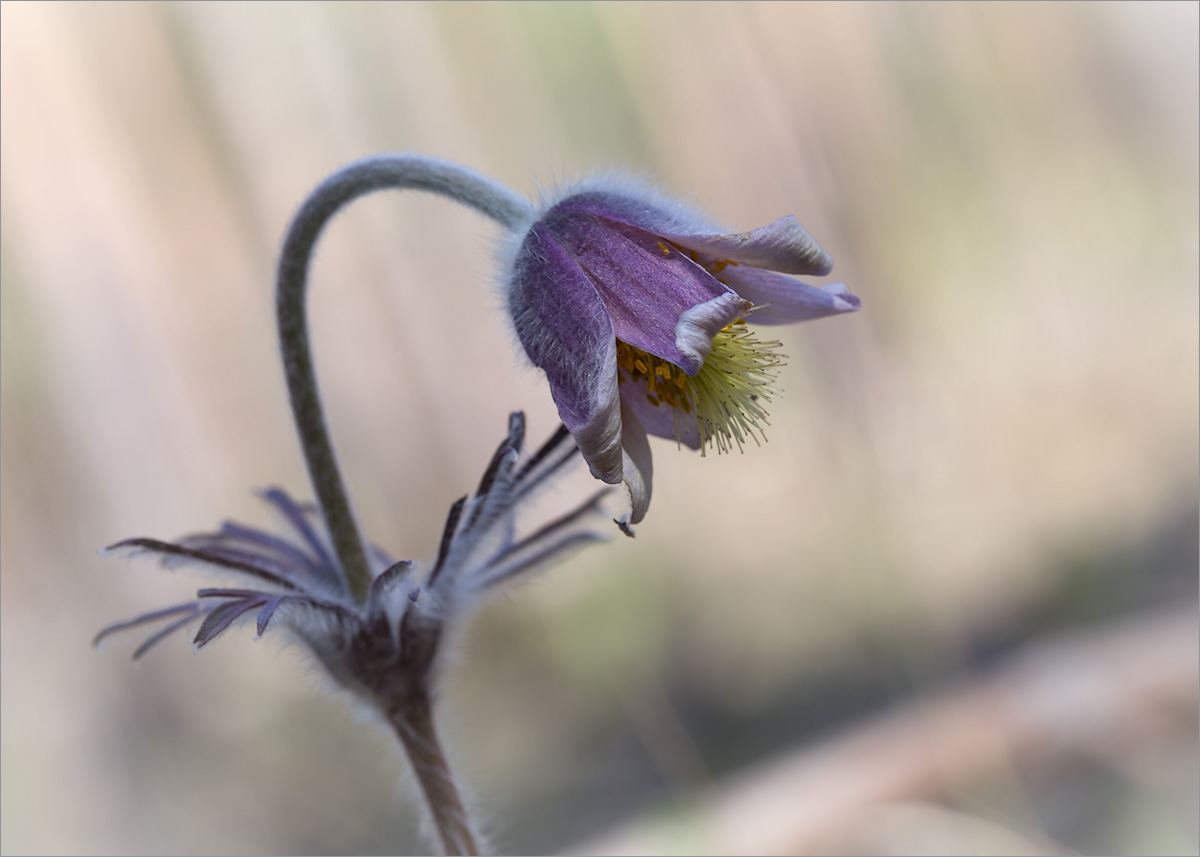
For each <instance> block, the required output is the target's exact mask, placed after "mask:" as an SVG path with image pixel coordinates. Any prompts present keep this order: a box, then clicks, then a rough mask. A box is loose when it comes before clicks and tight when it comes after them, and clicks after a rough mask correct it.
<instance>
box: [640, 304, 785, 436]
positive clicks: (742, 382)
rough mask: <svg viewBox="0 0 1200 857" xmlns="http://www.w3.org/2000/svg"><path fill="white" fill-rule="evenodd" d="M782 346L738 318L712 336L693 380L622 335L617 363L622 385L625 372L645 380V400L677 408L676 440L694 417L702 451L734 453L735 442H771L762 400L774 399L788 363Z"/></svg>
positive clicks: (653, 403)
mask: <svg viewBox="0 0 1200 857" xmlns="http://www.w3.org/2000/svg"><path fill="white" fill-rule="evenodd" d="M780 346H781V343H779V342H777V341H775V340H772V341H769V342H763V341H761V340H759V338H758V337H757V336H755V334H754V333H752V332H751V331H750V330H748V329H747V328H746V322H745V320H744V319H738V320H737V321H734V322H731V323H730V324H728V325H726V326H725V327H723V328H722V329H721V330H720V331H719V332H718V333H717V335H716V336H714V337H713V344H712V350H710V351H709V352H708V357H707V358H705V360H704V365H703V366H701V367H700V371H699V372H697V373H696V376H695V377H694V378H693V377H692V376H691V375H689V374H687V373H686V372H684V371H683V370H682V369H681V368H679V367H678V366H676V365H675V364H674V363H672V362H670V361H669V360H664V359H663V358H661V357H656V356H654V355H653V354H648V353H646V352H645V351H642V350H641V349H640V348H637V347H636V346H633V345H630V344H629V343H628V342H623V341H622V340H620V339H618V340H617V367H618V368H619V369H621V370H623V374H619V375H618V377H619V379H620V382H621V383H624V382H625V380H626V376H628V379H629V380H631V381H643V382H645V384H646V400H647V401H648V402H650V404H652V405H654V406H655V407H660V406H662V405H667V406H668V407H670V408H671V409H672V410H673V411H674V427H673V432H674V434H675V437H676V439H679V438H682V436H683V430H684V428H686V427H688V425H687V421H688V420H695V425H696V429H697V430H698V431H699V434H700V454H701V455H704V454H705V451H706V450H707V448H708V447H709V446H716V448H717V452H732V451H733V448H734V446H736V447H737V448H738V450H739V451H741V449H742V445H743V443H744V442H745V441H746V440H747V439H749V440H753V441H754V442H755V443H756V444H757V443H759V442H760V439H761V441H765V440H766V436H765V435H764V434H763V426H765V425H768V421H767V411H766V409H765V408H764V407H763V402H765V401H766V402H769V401H770V400H771V396H770V393H771V385H772V384H773V383H774V382H775V379H776V373H777V370H778V367H780V366H782V365H783V363H782V362H781V360H780V358H781V357H782V355H780V354H778V353H777V352H776V351H775V349H777V348H779V347H780Z"/></svg>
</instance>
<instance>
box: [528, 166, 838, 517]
mask: <svg viewBox="0 0 1200 857" xmlns="http://www.w3.org/2000/svg"><path fill="white" fill-rule="evenodd" d="M832 267H833V262H832V260H831V259H830V257H829V254H827V253H826V252H825V251H824V250H822V249H821V247H820V245H819V244H817V242H816V240H814V239H813V237H812V236H811V235H809V234H808V232H806V231H805V230H804V227H802V226H801V225H800V223H799V221H797V220H796V218H795V217H790V216H789V217H783V218H780V219H779V220H776V221H775V222H774V223H771V224H769V225H768V226H764V227H762V228H760V229H755V230H753V231H750V232H743V233H723V232H720V231H719V230H717V229H714V228H712V227H711V226H710V225H709V224H708V223H706V222H705V221H704V220H703V219H702V218H701V217H700V216H699V215H697V214H696V213H695V212H693V211H691V210H689V209H688V208H686V207H685V206H683V205H681V204H679V203H677V202H674V201H672V200H668V199H665V198H663V197H661V196H659V195H658V194H656V193H654V192H652V191H647V190H645V189H641V188H632V189H631V188H630V187H628V186H627V185H626V184H624V183H620V182H618V183H616V184H613V183H611V182H607V183H606V182H595V183H591V184H584V185H580V186H578V187H575V188H573V189H571V190H570V191H568V192H567V193H566V194H563V195H561V196H560V197H559V198H557V199H555V200H552V201H551V202H550V203H549V204H547V205H545V206H544V207H543V209H542V210H541V211H540V213H539V214H538V216H537V218H536V220H535V221H534V222H533V224H532V226H531V227H530V228H529V230H528V231H527V232H526V233H525V234H524V237H523V239H522V240H521V241H520V243H519V245H517V247H516V250H515V253H514V257H513V261H512V279H511V285H510V288H509V292H508V294H509V309H510V311H511V313H512V317H513V320H514V324H515V327H516V332H517V336H518V338H519V339H520V341H521V344H522V345H523V346H524V348H525V352H526V354H527V355H528V356H529V359H530V360H531V361H532V362H533V363H534V364H535V365H537V366H538V367H540V368H541V369H542V370H544V371H545V373H546V378H547V380H548V381H549V384H550V392H551V395H552V396H553V397H554V402H555V404H556V405H557V406H558V411H559V414H560V416H561V417H562V420H563V423H564V424H565V425H566V427H567V428H568V429H569V430H570V431H571V433H572V434H573V435H574V436H575V439H576V441H577V442H578V444H579V448H580V450H581V451H582V453H583V457H584V458H585V459H586V460H587V462H588V465H589V466H590V467H591V470H592V474H593V475H594V476H595V477H596V478H598V479H601V480H603V481H604V482H608V483H612V484H618V483H620V482H622V481H624V483H625V484H626V486H627V487H628V489H629V496H630V504H631V508H630V511H629V515H628V519H627V521H623V522H621V523H637V522H638V521H639V520H641V518H642V517H643V516H644V515H645V513H646V509H647V507H648V506H649V503H650V490H651V478H652V465H651V458H650V447H649V443H648V441H647V434H653V435H657V436H660V437H672V438H675V439H676V440H677V442H678V443H680V444H683V445H686V446H688V447H691V448H692V449H700V450H701V452H702V453H703V452H704V451H705V450H706V449H707V448H710V447H714V446H715V447H716V449H717V450H718V451H721V452H724V451H728V450H729V449H731V448H732V447H734V446H736V447H738V448H741V446H742V445H743V443H744V442H746V441H747V440H751V439H752V440H754V441H755V442H757V441H758V440H759V438H761V437H762V431H763V426H764V425H765V424H766V421H767V420H766V417H767V413H766V410H765V406H764V403H765V402H766V401H769V399H770V394H771V382H772V380H773V379H774V377H775V371H776V369H777V367H778V366H780V365H781V363H780V355H779V354H778V352H777V349H778V347H779V343H778V342H774V341H763V340H760V339H759V338H758V337H757V335H756V334H755V333H754V332H753V331H752V330H750V329H748V328H747V326H746V324H747V322H749V323H754V324H787V323H791V322H799V321H811V320H813V319H817V318H822V317H824V316H829V315H837V314H840V313H845V312H853V311H854V310H857V309H858V308H859V300H858V298H857V297H855V296H854V295H852V294H850V293H849V292H847V290H846V287H845V286H844V285H843V284H842V283H834V284H831V285H826V286H812V285H808V284H806V283H802V282H800V281H798V280H795V279H792V278H791V277H789V276H785V275H786V274H805V275H814V276H823V275H825V274H828V273H829V272H830V270H831V269H832Z"/></svg>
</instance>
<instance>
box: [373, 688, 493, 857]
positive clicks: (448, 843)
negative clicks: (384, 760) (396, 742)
mask: <svg viewBox="0 0 1200 857" xmlns="http://www.w3.org/2000/svg"><path fill="white" fill-rule="evenodd" d="M390 719H391V723H392V727H393V728H394V729H395V730H396V735H397V736H399V738H400V743H401V744H403V745H404V749H405V750H406V751H407V752H408V758H409V760H410V761H411V762H412V766H413V772H414V773H415V774H416V775H417V782H418V783H420V785H421V792H422V793H423V794H424V795H425V802H426V803H427V804H428V805H429V812H430V814H431V815H432V816H433V825H434V827H435V828H437V832H438V837H439V839H440V840H441V843H442V849H443V850H444V851H445V852H446V854H455V855H457V854H478V853H479V843H478V841H477V840H476V838H475V832H474V831H473V830H471V824H470V821H469V820H468V817H467V812H466V810H465V809H464V808H463V803H462V797H461V796H460V795H459V793H458V788H457V787H456V786H455V785H454V777H453V776H451V774H450V766H449V765H448V764H447V763H446V756H445V754H444V753H443V752H442V745H441V742H439V741H438V737H437V732H436V731H435V730H434V728H433V707H432V705H431V704H430V700H429V697H428V696H426V695H424V694H421V695H418V696H416V697H415V698H412V699H410V700H408V702H407V703H406V705H405V706H404V708H403V709H401V710H398V711H395V712H393V713H392V714H391V717H390Z"/></svg>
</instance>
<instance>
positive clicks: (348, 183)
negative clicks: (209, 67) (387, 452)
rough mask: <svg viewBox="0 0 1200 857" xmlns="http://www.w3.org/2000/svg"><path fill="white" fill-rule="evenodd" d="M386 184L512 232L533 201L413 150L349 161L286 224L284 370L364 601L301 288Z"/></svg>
mask: <svg viewBox="0 0 1200 857" xmlns="http://www.w3.org/2000/svg"><path fill="white" fill-rule="evenodd" d="M388 189H396V190H402V189H414V190H423V191H427V192H429V193H435V194H439V195H441V196H446V197H449V198H450V199H453V200H456V201H457V202H461V203H463V204H464V205H467V206H469V207H471V208H474V209H475V210H476V211H479V212H480V213H481V214H485V215H487V216H488V217H490V218H492V219H493V220H495V221H496V222H497V223H499V224H500V225H501V226H503V227H505V228H506V229H508V230H511V231H515V230H517V229H519V228H521V227H522V226H523V225H526V224H528V223H530V222H532V220H533V207H532V205H531V204H530V203H529V202H528V201H527V200H526V199H524V198H523V197H521V196H519V195H518V194H516V193H514V192H513V191H511V190H509V189H508V188H506V187H504V186H503V185H500V184H497V183H496V182H494V181H492V180H491V179H489V178H487V177H485V176H483V175H480V174H479V173H476V172H475V171H473V170H469V169H467V168H466V167H461V166H459V165H457V164H453V163H450V162H448V161H441V160H438V159H436V158H426V157H422V156H420V155H378V156H374V157H370V158H364V159H363V160H361V161H355V162H354V163H352V164H350V165H349V166H346V167H344V168H342V169H341V170H338V171H337V172H336V173H334V174H333V175H331V176H330V177H329V178H327V179H326V180H325V181H323V182H322V183H321V184H320V185H319V186H318V187H317V188H316V189H315V190H314V191H313V192H312V193H310V194H309V195H308V198H307V199H305V201H304V204H303V205H301V206H300V210H299V211H297V212H296V216H295V217H294V218H293V219H292V222H291V224H290V225H289V226H288V230H287V235H286V236H285V238H284V242H283V250H282V251H281V253H280V256H279V266H278V269H277V275H276V281H275V310H276V320H277V322H278V325H279V344H280V348H281V350H282V353H283V369H284V374H285V376H286V378H287V385H288V395H289V397H290V398H291V404H292V416H293V418H294V419H295V422H296V431H297V433H298V434H299V436H300V446H301V448H302V449H303V451H304V460H305V463H306V464H307V465H308V474H309V477H310V478H311V479H312V482H313V488H314V489H315V490H316V495H317V501H318V502H319V503H320V505H321V511H322V512H323V513H324V516H325V522H326V525H327V526H328V528H329V533H330V537H331V538H332V540H333V547H334V550H335V552H336V553H337V557H338V561H339V562H340V563H341V566H342V572H343V574H344V575H345V577H346V583H347V584H348V586H349V587H350V592H351V594H352V595H353V596H354V598H355V600H356V601H358V602H359V603H363V602H365V600H366V597H367V591H368V588H369V587H370V583H371V571H370V567H369V566H368V564H367V554H366V550H365V549H364V546H363V540H362V536H361V535H360V534H359V531H358V524H357V523H356V522H355V519H354V513H353V511H352V510H351V507H350V500H349V497H348V496H347V495H346V489H345V486H344V485H343V482H342V476H341V471H340V470H339V469H338V465H337V459H336V457H335V455H334V452H333V444H332V442H331V441H330V437H329V429H328V426H327V425H326V422H325V414H324V411H323V409H322V407H321V399H320V396H319V395H318V393H317V379H316V372H315V371H314V368H313V359H312V347H311V345H310V343H309V336H308V317H307V313H306V310H305V294H306V290H307V287H308V269H309V264H310V263H311V261H312V253H313V248H314V247H315V245H316V243H317V239H318V238H319V237H320V236H321V232H322V231H323V230H324V228H325V225H326V224H327V223H328V222H329V221H330V219H331V218H332V217H333V216H334V215H335V214H337V212H338V211H340V210H341V209H342V208H343V207H345V206H346V205H348V204H349V203H351V202H353V201H354V200H356V199H358V198H359V197H361V196H366V195H367V194H370V193H374V192H375V191H380V190H388Z"/></svg>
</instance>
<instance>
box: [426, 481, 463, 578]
mask: <svg viewBox="0 0 1200 857" xmlns="http://www.w3.org/2000/svg"><path fill="white" fill-rule="evenodd" d="M466 504H467V498H466V497H465V496H464V497H459V498H458V499H457V500H455V501H454V505H453V506H451V507H450V513H449V514H448V515H446V526H445V527H444V528H442V541H441V544H439V545H438V555H437V561H436V562H435V563H434V566H433V571H431V572H429V584H428V585H429V586H432V585H433V582H434V580H435V579H436V578H437V576H438V575H439V574H441V571H442V567H443V566H445V564H446V557H448V556H449V555H450V547H451V546H452V545H453V544H454V535H455V533H457V532H458V522H459V520H460V519H461V518H462V513H463V507H464V506H466Z"/></svg>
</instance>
